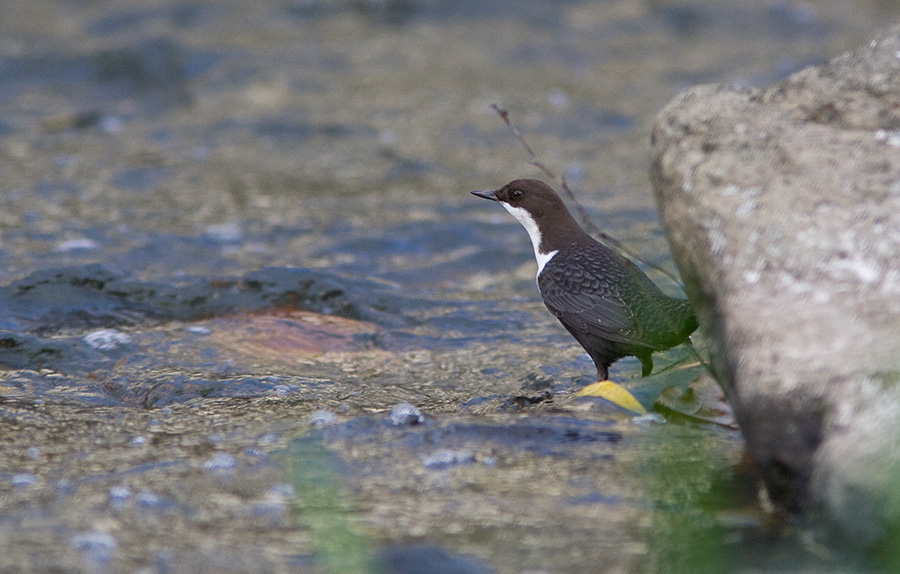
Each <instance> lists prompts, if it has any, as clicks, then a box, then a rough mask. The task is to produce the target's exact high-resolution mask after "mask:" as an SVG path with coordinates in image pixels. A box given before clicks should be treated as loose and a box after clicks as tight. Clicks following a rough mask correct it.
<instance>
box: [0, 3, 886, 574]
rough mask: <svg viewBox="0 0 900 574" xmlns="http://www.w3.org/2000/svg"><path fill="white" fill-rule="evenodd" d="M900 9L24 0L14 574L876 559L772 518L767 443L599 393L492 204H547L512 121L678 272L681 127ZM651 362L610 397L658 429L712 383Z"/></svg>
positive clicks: (7, 396)
mask: <svg viewBox="0 0 900 574" xmlns="http://www.w3.org/2000/svg"><path fill="white" fill-rule="evenodd" d="M898 18H900V7H898V6H897V5H896V4H895V3H894V2H885V1H877V0H867V1H862V2H852V3H851V2H844V1H842V0H822V1H818V2H794V1H789V0H787V1H785V0H752V1H747V2H742V3H739V4H738V3H733V2H727V1H725V0H720V1H717V0H710V1H705V2H703V1H688V0H682V1H667V0H664V1H657V2H650V1H639V0H620V1H619V0H609V1H603V2H587V1H584V2H582V1H575V0H571V1H563V2H539V1H537V0H534V1H526V2H504V1H501V0H490V1H487V2H484V1H460V2H430V1H427V0H421V1H417V0H394V1H392V0H387V1H374V0H372V1H367V0H363V1H357V0H354V1H342V0H337V1H332V2H325V1H316V0H295V1H290V0H283V1H264V0H261V1H255V2H249V3H248V2H237V1H230V0H225V1H221V2H165V1H153V0H151V1H148V2H141V3H135V2H128V1H126V0H112V1H108V2H95V1H91V0H79V1H76V2H68V1H61V0H60V1H52V0H36V1H33V2H14V3H12V4H11V5H9V6H5V7H4V10H3V14H2V16H0V112H2V113H0V173H2V178H0V285H2V287H0V366H2V370H0V544H2V546H3V547H4V549H5V550H4V552H3V553H2V555H0V571H65V572H79V571H85V572H101V571H110V572H119V571H123V572H138V571H139V572H145V573H149V572H160V573H162V572H204V571H209V572H375V571H387V572H438V573H440V572H501V573H507V572H509V573H520V572H598V571H615V572H631V571H652V572H657V571H678V572H680V571H754V570H766V571H769V570H780V571H791V570H795V569H799V570H804V569H805V570H816V571H846V569H848V568H851V569H858V570H864V569H866V568H867V565H866V564H864V563H858V562H856V561H853V560H851V559H850V558H848V557H847V556H845V555H844V554H842V553H841V552H839V551H837V550H835V549H832V548H828V547H827V546H823V545H822V544H820V543H819V542H817V541H816V540H815V536H814V533H810V531H809V530H807V529H804V528H803V527H789V526H786V525H785V524H784V523H781V522H779V521H777V520H775V519H774V518H772V517H769V516H766V515H765V514H764V513H762V512H761V511H760V510H759V505H758V504H757V500H756V488H755V479H754V478H753V475H752V473H751V472H750V471H749V469H747V468H746V467H745V466H743V465H742V458H741V438H740V436H739V434H738V433H737V431H734V430H730V429H727V428H722V427H718V426H713V425H708V426H704V425H687V426H684V425H680V424H676V423H675V422H669V421H666V420H664V419H662V418H658V417H652V416H651V417H649V418H637V419H635V418H633V417H631V416H630V415H629V414H627V413H625V412H622V411H619V410H617V409H616V408H614V407H611V406H609V405H606V404H604V403H602V402H601V401H594V400H590V399H576V398H575V397H574V396H573V392H574V391H575V390H577V389H578V388H579V387H581V386H583V385H584V384H587V383H590V382H592V378H591V376H592V375H593V373H594V370H593V366H592V364H591V362H590V359H589V358H588V357H587V356H586V355H584V354H583V353H582V352H581V350H580V348H579V347H578V346H577V345H576V344H575V343H574V341H572V340H571V339H570V337H569V336H568V334H566V333H565V331H564V330H563V329H562V328H561V327H560V326H559V325H558V324H557V323H556V322H555V320H554V319H553V318H552V317H551V316H550V315H549V313H547V312H546V310H545V309H544V308H543V305H542V304H541V302H540V298H539V295H538V293H537V290H536V288H535V285H534V261H533V256H532V252H531V245H530V242H529V241H528V238H527V235H526V234H525V232H524V231H523V230H522V229H521V227H520V226H519V225H518V224H517V223H516V222H515V221H513V220H512V219H511V218H510V217H509V216H508V214H506V213H505V212H504V211H503V210H502V209H500V208H499V207H498V206H497V205H496V204H490V203H488V202H485V201H483V200H478V199H477V198H473V197H472V196H471V195H470V194H469V191H470V190H473V189H492V188H496V187H499V186H501V185H502V184H504V183H506V182H507V181H509V180H511V179H514V178H517V177H540V176H541V173H540V172H539V171H538V170H537V169H536V168H535V167H534V166H531V165H529V163H528V162H529V159H530V158H529V156H528V155H527V153H526V152H525V151H524V150H523V148H522V147H521V146H520V145H519V142H517V140H516V138H515V137H514V136H513V135H512V134H511V133H510V131H509V130H508V129H507V128H506V126H505V125H504V124H503V122H502V121H501V119H500V118H499V117H498V116H497V114H496V113H495V112H494V111H493V110H492V109H491V107H490V105H491V104H492V103H498V104H499V105H502V106H503V107H504V108H506V109H507V110H509V112H510V117H511V119H512V120H513V121H514V122H515V123H516V124H517V125H518V127H519V128H520V129H521V130H522V132H523V134H524V135H525V136H526V137H527V139H528V142H529V143H530V144H531V146H532V147H533V148H534V150H535V151H536V153H537V154H538V155H539V156H540V159H541V161H542V162H543V163H544V164H545V165H546V166H547V167H549V168H550V169H551V170H553V171H554V172H556V173H557V174H559V175H560V176H563V175H564V176H565V177H566V179H567V181H568V182H569V184H570V186H571V187H572V189H573V191H574V192H575V194H576V195H577V197H578V199H579V201H580V203H581V204H582V205H583V206H584V210H585V213H586V215H587V217H589V218H590V220H591V221H592V222H593V223H594V224H595V225H597V226H598V227H599V228H601V229H602V230H603V231H604V232H606V233H609V234H610V235H612V236H613V237H616V238H617V239H619V240H620V241H621V242H623V243H624V244H626V245H627V246H628V247H629V248H630V249H631V250H632V251H634V252H636V253H639V254H640V255H641V257H642V258H643V259H644V260H646V261H648V262H650V263H653V264H655V265H659V266H661V267H663V268H664V269H667V270H669V271H670V272H674V271H675V270H674V266H673V264H672V261H671V259H670V257H669V255H668V249H667V244H666V240H665V237H664V235H663V233H662V230H661V228H660V226H659V223H658V219H657V214H656V210H655V206H654V204H653V201H652V197H651V193H650V189H649V181H648V175H647V168H648V157H647V156H648V149H649V126H650V122H651V121H652V118H653V115H654V114H655V113H656V112H657V111H658V110H659V108H661V107H662V106H663V105H664V104H665V103H666V102H667V101H668V100H669V99H671V98H672V97H673V96H675V95H676V94H677V93H678V92H679V91H680V90H682V89H684V88H686V87H688V86H691V85H694V84H698V83H708V82H722V83H738V84H743V85H766V84H770V83H772V82H775V81H777V80H778V79H780V78H782V77H784V76H786V75H788V74H790V73H792V72H794V71H796V70H798V69H800V68H802V67H804V66H806V65H811V64H816V63H821V62H824V61H826V60H828V59H829V58H831V57H834V56H836V55H839V54H840V53H842V52H843V51H845V50H849V49H853V48H855V47H857V46H860V45H862V44H863V43H865V41H866V38H867V36H868V34H869V33H871V32H872V31H873V30H874V29H875V28H876V27H878V26H881V25H886V24H889V23H890V22H892V21H896V20H897V19H898ZM649 272H650V274H651V276H652V277H653V278H654V279H655V280H657V282H658V283H659V284H660V285H661V286H662V287H663V288H664V289H665V290H666V291H667V292H669V293H672V294H678V293H679V289H678V285H677V284H676V283H675V282H673V281H671V280H670V279H668V278H667V277H666V276H665V275H664V274H662V273H659V272H657V271H653V270H652V269H650V270H649ZM698 342H699V343H700V344H701V347H702V335H701V336H699V337H698ZM673 363H674V364H676V366H675V367H674V368H668V369H666V368H665V367H666V366H667V365H672V364H673ZM656 364H657V371H656V373H655V374H654V375H653V376H651V377H649V378H646V379H640V378H639V374H640V368H639V364H638V363H637V362H636V361H635V360H633V359H626V360H623V361H620V362H619V363H617V365H616V366H615V367H614V368H613V371H612V375H613V378H614V379H616V380H618V381H620V382H623V383H624V384H626V386H628V388H629V389H631V390H632V391H633V392H634V394H635V396H636V397H637V398H638V400H640V401H641V402H642V403H643V404H644V405H645V406H647V407H650V406H652V404H653V403H654V400H655V399H656V397H657V396H658V395H659V393H660V391H661V390H662V389H663V388H665V387H668V386H676V387H680V388H685V387H686V386H687V384H688V383H689V382H690V381H692V380H693V379H694V378H695V377H696V376H698V375H700V374H701V373H702V368H701V367H699V366H697V365H696V364H693V361H692V358H691V357H690V356H688V353H687V351H685V350H684V349H676V350H673V351H670V352H667V353H662V354H659V355H658V356H657V358H656ZM404 403H408V404H409V405H410V406H399V407H398V405H402V404H404ZM416 409H418V410H416ZM379 569H381V570H379Z"/></svg>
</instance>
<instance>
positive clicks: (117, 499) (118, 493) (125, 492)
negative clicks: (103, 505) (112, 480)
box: [109, 485, 131, 509]
mask: <svg viewBox="0 0 900 574" xmlns="http://www.w3.org/2000/svg"><path fill="white" fill-rule="evenodd" d="M130 498H131V489H130V488H128V487H127V486H124V485H116V486H113V487H112V488H110V489H109V504H110V505H111V506H112V507H113V508H116V509H121V508H122V507H124V506H125V503H127V502H128V499H130Z"/></svg>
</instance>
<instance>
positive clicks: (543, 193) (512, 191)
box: [472, 179, 567, 221]
mask: <svg viewBox="0 0 900 574" xmlns="http://www.w3.org/2000/svg"><path fill="white" fill-rule="evenodd" d="M472 193H473V194H474V195H477V196H478V197H483V198H485V199H490V200H493V201H499V202H500V203H502V204H504V207H507V206H508V207H507V209H509V208H513V209H516V210H517V209H523V210H525V211H527V212H528V213H529V214H530V215H531V217H532V219H534V220H535V221H540V220H541V219H542V218H543V217H544V216H546V215H550V214H552V213H557V212H560V211H563V212H566V211H567V210H566V206H565V204H564V203H563V202H562V199H560V197H559V196H558V195H557V194H556V192H555V191H553V189H552V188H551V187H550V186H549V185H547V184H546V183H544V182H542V181H540V180H537V179H516V180H513V181H511V182H509V183H507V184H506V185H504V186H503V187H501V188H500V189H497V190H494V191H473V192H472ZM510 213H513V212H512V211H510Z"/></svg>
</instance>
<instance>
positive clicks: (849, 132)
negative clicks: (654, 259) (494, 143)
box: [652, 27, 900, 545]
mask: <svg viewBox="0 0 900 574" xmlns="http://www.w3.org/2000/svg"><path fill="white" fill-rule="evenodd" d="M652 155H653V173H652V176H653V187H654V192H655V194H656V198H657V201H658V203H659V206H660V210H661V212H662V217H663V220H664V224H665V226H666V229H667V231H668V234H669V238H670V241H671V243H672V246H673V250H674V254H675V259H676V261H677V263H678V265H679V267H680V269H681V272H682V275H683V276H684V280H685V283H686V288H687V291H688V295H689V297H690V299H691V301H692V302H693V303H694V305H695V307H696V310H697V313H698V318H699V320H700V324H701V327H702V328H703V330H704V331H705V332H706V333H707V335H708V336H709V339H710V351H711V362H712V366H713V369H714V371H715V374H716V376H717V378H718V380H719V382H720V384H721V385H722V387H723V388H724V389H725V392H726V395H727V396H728V398H729V400H730V401H731V403H732V406H733V407H734V410H735V413H736V416H737V418H738V421H739V423H740V425H741V429H742V431H743V433H744V436H745V438H746V441H747V447H748V450H749V453H750V455H751V456H752V458H753V459H754V460H755V462H756V463H757V465H758V466H759V468H760V469H761V470H762V472H763V476H764V478H765V481H766V484H767V487H768V492H769V495H770V496H771V497H772V499H773V501H774V502H776V503H777V504H780V505H782V506H783V507H786V508H787V509H789V510H792V511H805V512H810V511H819V512H823V513H824V515H825V516H827V517H828V518H830V519H831V522H832V524H834V525H836V526H837V527H838V529H839V531H841V532H843V533H844V534H846V535H849V537H850V539H851V540H854V541H855V542H857V543H860V544H863V545H870V544H876V543H878V542H879V541H882V540H883V539H884V536H885V534H886V533H887V532H889V531H890V530H891V529H896V528H898V525H900V27H898V28H894V29H892V30H890V31H889V32H888V33H885V34H883V35H880V36H878V37H876V38H875V39H873V40H872V41H871V42H870V43H869V45H868V46H866V47H864V48H862V49H860V50H858V51H857V52H854V53H850V54H845V55H843V56H840V57H838V58H836V59H834V60H832V61H831V62H829V63H827V64H825V65H822V66H818V67H813V68H809V69H806V70H803V71H801V72H799V73H797V74H794V75H793V76H791V77H789V78H787V79H786V80H784V81H782V82H780V83H778V84H777V85H775V86H772V87H771V88H768V89H745V88H734V87H727V86H701V87H697V88H694V89H691V90H688V91H687V92H685V93H683V94H681V95H680V96H678V97H677V98H675V100H674V101H672V102H671V103H670V104H669V105H668V106H667V107H666V108H665V109H664V110H662V112H661V113H660V114H659V116H658V117H657V118H656V121H655V124H654V129H653V152H652ZM895 532H896V530H895Z"/></svg>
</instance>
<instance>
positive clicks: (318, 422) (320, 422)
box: [309, 409, 337, 427]
mask: <svg viewBox="0 0 900 574" xmlns="http://www.w3.org/2000/svg"><path fill="white" fill-rule="evenodd" d="M336 422H337V415H336V414H334V413H333V412H331V411H329V410H327V409H319V410H317V411H316V412H314V413H313V414H311V415H309V424H311V425H312V426H314V427H327V426H329V425H333V424H334V423H336Z"/></svg>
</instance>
